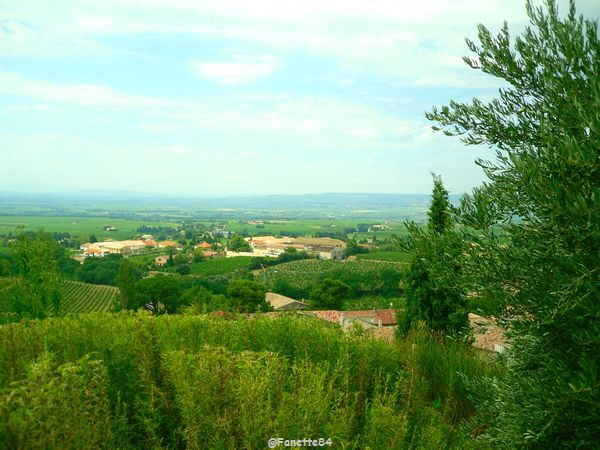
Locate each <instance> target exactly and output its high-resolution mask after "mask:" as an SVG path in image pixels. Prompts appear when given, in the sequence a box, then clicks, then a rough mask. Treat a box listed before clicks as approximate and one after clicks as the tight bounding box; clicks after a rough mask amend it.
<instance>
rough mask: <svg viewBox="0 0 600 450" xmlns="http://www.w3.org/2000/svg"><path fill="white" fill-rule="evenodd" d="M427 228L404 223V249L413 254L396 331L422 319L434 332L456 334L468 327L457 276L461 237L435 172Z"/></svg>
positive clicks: (461, 288)
mask: <svg viewBox="0 0 600 450" xmlns="http://www.w3.org/2000/svg"><path fill="white" fill-rule="evenodd" d="M428 214H429V222H428V229H427V230H425V229H424V228H422V227H420V226H418V225H416V224H415V223H407V224H406V227H407V229H408V230H409V233H410V237H409V238H408V239H407V240H406V241H405V242H404V247H405V250H407V251H409V252H410V253H412V254H413V260H412V262H411V264H410V268H409V269H408V271H407V272H406V276H405V280H404V286H403V287H404V295H405V298H406V310H405V311H404V313H403V314H402V315H400V317H399V319H400V320H399V322H398V326H399V328H398V329H399V332H400V333H401V334H404V333H406V332H407V331H408V330H409V328H410V327H411V326H413V325H414V324H416V323H417V322H419V321H423V322H425V323H426V324H427V326H428V327H430V328H431V329H432V330H434V331H438V332H442V333H448V334H451V335H457V334H460V333H462V332H463V331H465V330H467V328H468V315H467V306H466V297H465V294H466V293H465V292H464V287H463V284H462V282H461V279H460V272H461V269H462V266H463V262H462V259H463V257H462V248H463V246H464V245H463V242H462V239H461V238H460V237H459V236H458V235H457V234H456V233H455V232H454V231H452V229H451V228H452V221H451V220H450V204H449V203H448V192H447V191H446V189H445V188H444V186H443V184H442V180H441V178H440V177H437V176H435V175H434V186H433V195H432V203H431V208H430V210H429V213H428Z"/></svg>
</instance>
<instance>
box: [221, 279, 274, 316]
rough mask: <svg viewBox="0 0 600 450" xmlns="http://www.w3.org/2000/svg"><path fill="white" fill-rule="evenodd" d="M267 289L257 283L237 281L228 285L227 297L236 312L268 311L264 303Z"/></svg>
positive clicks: (268, 308)
mask: <svg viewBox="0 0 600 450" xmlns="http://www.w3.org/2000/svg"><path fill="white" fill-rule="evenodd" d="M266 293H267V289H266V288H265V287H264V286H263V285H262V284H260V283H259V282H257V281H251V280H243V279H237V280H233V281H232V282H231V283H229V288H228V290H227V295H228V296H229V297H230V298H231V300H232V306H233V308H234V309H235V310H236V311H238V312H256V311H269V310H270V309H271V308H270V306H269V304H268V303H267V302H266V301H265V295H266Z"/></svg>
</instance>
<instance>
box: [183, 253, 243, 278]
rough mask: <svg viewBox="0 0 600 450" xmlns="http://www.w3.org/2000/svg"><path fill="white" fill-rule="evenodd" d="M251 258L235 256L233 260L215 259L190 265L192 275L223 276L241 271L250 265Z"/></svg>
mask: <svg viewBox="0 0 600 450" xmlns="http://www.w3.org/2000/svg"><path fill="white" fill-rule="evenodd" d="M252 258H253V257H252V256H236V257H234V258H215V259H209V260H207V261H202V262H199V263H194V264H192V265H190V269H191V271H192V272H191V273H192V274H194V275H205V276H211V275H224V274H226V273H229V272H235V271H237V270H239V269H243V268H245V267H247V266H248V265H249V264H250V261H252Z"/></svg>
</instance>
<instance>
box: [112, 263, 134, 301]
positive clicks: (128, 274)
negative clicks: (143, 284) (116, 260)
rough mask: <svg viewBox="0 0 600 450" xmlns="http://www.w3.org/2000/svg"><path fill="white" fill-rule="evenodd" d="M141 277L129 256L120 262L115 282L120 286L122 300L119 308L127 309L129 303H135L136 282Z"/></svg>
mask: <svg viewBox="0 0 600 450" xmlns="http://www.w3.org/2000/svg"><path fill="white" fill-rule="evenodd" d="M139 279H140V273H139V272H138V271H137V270H136V267H135V266H134V265H133V264H132V263H131V261H130V260H129V259H127V258H123V259H122V260H121V262H120V264H119V273H118V274H117V277H116V279H115V284H116V285H117V287H118V288H119V293H120V299H119V300H120V302H119V304H118V305H115V306H117V309H127V306H128V305H129V303H135V283H136V282H137V281H138V280H139Z"/></svg>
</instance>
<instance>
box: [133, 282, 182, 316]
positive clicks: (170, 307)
mask: <svg viewBox="0 0 600 450" xmlns="http://www.w3.org/2000/svg"><path fill="white" fill-rule="evenodd" d="M133 298H135V303H132V304H131V306H130V309H137V308H139V307H140V306H143V307H145V308H146V309H149V310H150V311H152V312H153V313H154V314H160V313H162V312H167V313H170V314H172V313H175V312H176V311H177V308H178V307H179V305H180V304H181V283H180V282H179V280H178V279H177V278H176V277H174V276H168V275H161V274H159V275H155V276H153V277H150V278H144V279H142V280H140V281H138V282H137V283H136V285H135V296H134V297H133Z"/></svg>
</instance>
